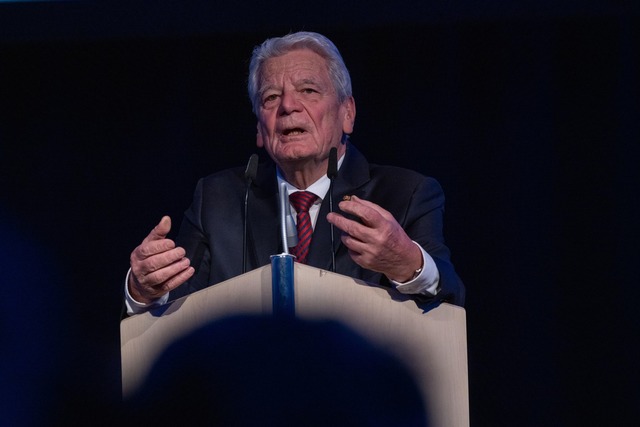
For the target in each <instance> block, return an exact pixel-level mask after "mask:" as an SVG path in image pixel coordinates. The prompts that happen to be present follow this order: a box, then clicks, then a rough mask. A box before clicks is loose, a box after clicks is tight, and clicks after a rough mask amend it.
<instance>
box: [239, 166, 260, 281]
mask: <svg viewBox="0 0 640 427" xmlns="http://www.w3.org/2000/svg"><path fill="white" fill-rule="evenodd" d="M257 174H258V155H257V154H255V153H254V154H252V155H251V157H249V162H248V163H247V169H245V171H244V180H245V182H246V183H247V190H246V191H245V193H244V224H243V230H242V272H243V273H246V272H247V214H248V212H249V189H250V188H251V183H252V182H253V181H254V180H255V179H256V175H257Z"/></svg>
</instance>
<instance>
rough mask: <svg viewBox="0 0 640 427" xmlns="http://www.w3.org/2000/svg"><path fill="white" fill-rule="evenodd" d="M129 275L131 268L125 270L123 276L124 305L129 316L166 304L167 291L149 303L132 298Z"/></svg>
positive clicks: (167, 299)
mask: <svg viewBox="0 0 640 427" xmlns="http://www.w3.org/2000/svg"><path fill="white" fill-rule="evenodd" d="M130 275H131V269H129V271H127V277H125V279H124V305H125V306H126V307H127V314H128V315H129V316H131V315H134V314H140V313H144V312H145V311H148V310H150V309H152V308H154V307H159V306H161V305H163V304H166V303H167V302H168V301H169V293H166V294H164V295H162V296H161V297H160V298H158V299H157V300H155V301H153V302H151V303H149V304H144V303H141V302H138V301H136V300H134V299H133V297H132V296H131V294H130V293H129V286H128V284H129V276H130Z"/></svg>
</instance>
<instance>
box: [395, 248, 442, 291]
mask: <svg viewBox="0 0 640 427" xmlns="http://www.w3.org/2000/svg"><path fill="white" fill-rule="evenodd" d="M413 243H415V244H416V245H417V246H418V247H419V248H420V252H422V271H421V272H420V273H419V274H418V275H417V276H416V277H415V278H413V279H411V280H409V281H408V282H404V283H403V282H396V281H395V280H391V283H393V285H394V286H395V287H396V289H397V290H398V292H400V293H401V294H422V295H431V296H435V295H437V294H438V292H439V291H440V287H439V284H440V273H439V272H438V267H437V266H436V263H435V261H433V258H431V255H429V254H428V253H427V251H425V250H424V248H423V247H422V246H420V245H419V244H418V243H417V242H415V241H414V242H413Z"/></svg>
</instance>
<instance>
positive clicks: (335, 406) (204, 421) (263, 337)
mask: <svg viewBox="0 0 640 427" xmlns="http://www.w3.org/2000/svg"><path fill="white" fill-rule="evenodd" d="M126 408H127V410H126V416H125V418H126V420H127V421H128V422H130V423H131V424H130V425H136V426H142V425H153V426H164V425H167V426H168V425H172V426H174V425H189V426H192V425H209V426H259V425H277V426H287V425H291V426H294V425H295V426H320V425H326V426H341V425H345V426H346V425H348V426H426V425H427V422H426V416H425V414H426V412H425V409H424V406H423V401H422V397H421V394H420V392H419V391H418V388H417V385H416V383H415V381H414V380H413V378H412V377H411V375H410V374H409V372H408V371H407V369H406V368H405V367H404V365H402V364H401V363H400V362H399V361H398V360H397V359H395V358H394V357H392V356H391V355H389V354H387V353H386V352H383V351H381V350H380V349H378V348H376V347H374V346H373V345H371V344H370V343H369V342H367V341H365V340H364V339H363V338H362V337H360V336H359V335H357V334H356V333H354V332H353V331H351V330H350V329H348V328H346V327H345V326H343V325H341V324H339V323H337V322H333V321H323V322H310V321H303V320H299V319H287V318H280V317H254V316H237V317H231V318H227V319H223V320H219V321H216V322H213V323H211V324H209V325H207V326H205V327H203V328H201V329H199V330H198V331H196V332H194V333H193V334H191V335H189V336H187V337H185V338H184V339H182V340H179V341H177V342H176V343H174V344H173V345H172V346H171V347H169V348H168V349H167V351H166V352H165V353H164V354H163V355H162V356H161V357H160V359H159V360H158V362H157V363H156V364H155V365H154V367H153V369H152V372H151V374H150V376H149V377H148V379H147V381H146V382H145V384H144V385H143V386H142V387H141V389H140V390H139V392H138V393H136V395H135V396H133V397H132V398H131V399H130V400H129V401H128V402H127V405H126ZM176 423H179V424H176Z"/></svg>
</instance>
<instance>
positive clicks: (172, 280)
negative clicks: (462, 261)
mask: <svg viewBox="0 0 640 427" xmlns="http://www.w3.org/2000/svg"><path fill="white" fill-rule="evenodd" d="M248 90H249V97H250V99H251V102H252V104H253V111H254V113H255V114H256V116H257V119H258V123H257V136H256V142H257V146H258V147H260V148H264V149H265V151H266V152H267V154H268V155H269V158H270V161H267V162H265V163H262V164H260V166H259V168H258V171H257V175H256V178H255V180H253V182H252V184H251V186H250V188H249V200H250V208H249V209H248V214H247V218H246V222H245V218H244V200H245V191H246V188H247V183H246V180H245V173H244V168H235V169H229V170H225V171H222V172H218V173H215V174H213V175H211V176H208V177H206V178H203V179H201V180H200V181H199V182H198V185H197V188H196V190H195V194H194V199H193V203H192V205H191V207H190V208H189V209H188V210H187V211H186V212H185V217H184V219H183V222H182V225H181V227H180V231H179V233H178V237H177V238H176V242H175V243H174V242H173V241H172V240H170V239H167V237H166V236H167V234H168V233H169V231H170V229H171V220H170V218H169V217H164V218H162V220H161V221H160V223H159V224H158V225H156V227H155V228H154V229H153V230H152V231H151V233H150V234H149V235H148V236H147V237H146V238H145V239H144V241H143V242H142V244H141V245H140V246H138V247H137V248H136V249H135V250H134V251H133V252H132V254H131V270H130V272H129V274H128V275H127V282H126V302H127V309H128V312H129V313H130V314H131V313H136V312H140V311H144V310H146V309H148V308H149V307H153V306H156V305H158V304H162V303H164V302H166V301H168V300H169V298H170V297H171V299H174V298H177V297H180V296H183V295H186V294H188V293H191V292H194V291H196V290H199V289H202V288H204V287H207V286H210V285H213V284H215V283H218V282H221V281H223V280H226V279H229V278H232V277H234V276H237V275H238V274H241V273H242V272H243V266H242V262H241V260H242V259H243V258H244V256H243V253H244V245H243V243H242V242H243V238H242V236H243V230H244V224H245V223H246V224H247V227H248V231H247V236H248V237H247V242H248V245H247V258H246V263H247V264H248V266H249V268H250V269H252V268H257V267H260V266H263V265H266V264H268V263H269V262H270V256H271V255H274V254H278V253H282V252H283V248H282V245H281V239H280V238H279V237H278V236H279V235H280V232H279V223H280V222H279V213H278V200H279V199H278V191H279V188H280V186H279V185H278V184H279V183H280V182H284V183H286V188H287V192H288V193H289V195H290V199H291V200H292V211H293V210H294V209H296V210H302V211H305V212H306V211H307V209H308V216H307V217H300V216H298V215H300V214H296V212H295V211H293V213H294V216H297V217H298V221H299V222H300V221H308V222H310V223H311V225H312V227H313V234H312V235H311V241H310V243H309V246H308V248H307V249H305V251H304V253H300V254H298V256H299V259H298V260H299V261H301V262H306V263H308V264H309V265H312V266H315V267H318V268H323V269H329V268H330V267H331V266H332V264H333V263H334V262H335V271H336V272H337V273H341V274H344V275H348V276H351V277H354V278H358V279H362V280H365V281H368V282H372V283H377V284H381V285H383V286H392V287H395V288H396V289H397V290H398V291H399V292H402V293H405V294H415V295H417V296H420V298H427V299H440V300H447V301H449V302H452V303H455V304H458V305H463V303H464V286H463V284H462V282H461V281H460V279H459V278H458V276H457V274H456V273H455V271H454V268H453V265H452V264H451V263H450V260H449V250H448V248H447V247H446V246H445V244H444V238H443V233H442V216H443V210H444V195H443V192H442V189H441V188H440V186H439V184H438V183H437V182H436V181H435V180H433V179H432V178H428V177H424V176H422V175H420V174H418V173H416V172H413V171H409V170H406V169H401V168H396V167H388V166H378V165H372V164H369V163H368V162H367V161H366V159H365V158H364V157H363V155H362V154H361V153H360V152H359V151H358V150H357V149H356V148H355V147H354V146H353V145H352V144H351V143H350V142H349V138H348V136H349V135H350V134H351V133H352V131H353V128H354V122H355V117H356V104H355V101H354V98H353V96H352V93H351V79H350V76H349V73H348V71H347V69H346V67H345V64H344V62H343V60H342V57H341V55H340V53H339V52H338V50H337V48H336V47H335V45H334V44H333V43H332V42H331V41H330V40H328V39H327V38H326V37H324V36H322V35H320V34H317V33H310V32H299V33H293V34H289V35H287V36H285V37H281V38H273V39H269V40H266V41H265V42H264V43H263V44H262V45H260V46H258V47H256V49H255V50H254V52H253V56H252V59H251V64H250V69H249V84H248ZM332 148H335V149H336V150H337V159H338V160H337V166H338V173H337V176H336V177H335V179H334V182H333V190H332V191H333V195H334V197H335V199H336V200H340V203H339V204H338V207H339V212H334V213H331V212H329V194H328V192H329V188H330V179H329V177H328V176H327V167H328V162H329V153H330V150H331V149H332ZM300 198H303V199H307V200H308V201H309V203H310V207H309V208H300V206H299V205H298V204H299V202H298V199H300ZM303 215H304V214H303ZM301 218H302V219H301ZM331 225H333V226H334V227H335V228H336V229H338V230H340V231H341V236H340V238H339V239H335V241H334V242H333V243H334V248H333V251H332V248H331V244H332V241H331V240H332V239H331V238H330V236H331ZM303 239H304V238H303ZM169 293H171V295H170V296H169Z"/></svg>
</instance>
